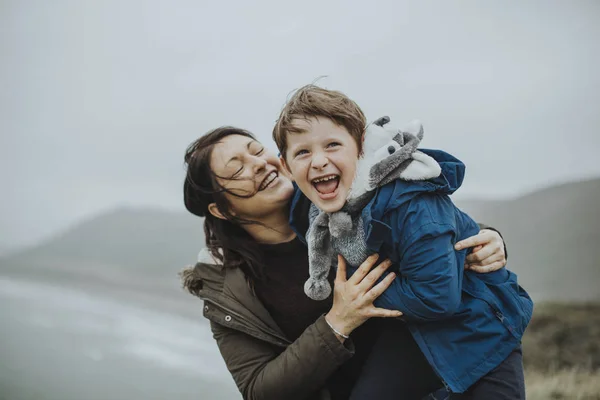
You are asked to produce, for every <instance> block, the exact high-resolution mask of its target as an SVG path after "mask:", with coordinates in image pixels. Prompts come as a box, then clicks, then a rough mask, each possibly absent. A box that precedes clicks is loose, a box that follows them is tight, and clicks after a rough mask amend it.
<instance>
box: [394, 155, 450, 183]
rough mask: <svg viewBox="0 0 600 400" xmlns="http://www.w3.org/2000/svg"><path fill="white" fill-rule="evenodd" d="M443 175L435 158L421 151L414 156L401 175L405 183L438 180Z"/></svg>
mask: <svg viewBox="0 0 600 400" xmlns="http://www.w3.org/2000/svg"><path fill="white" fill-rule="evenodd" d="M441 173H442V168H441V167H440V164H438V163H437V161H435V160H434V159H433V158H431V157H430V156H428V155H427V154H425V153H421V152H420V151H415V152H414V153H413V154H412V161H411V162H410V163H409V164H408V165H407V166H406V169H404V171H402V172H401V173H400V179H403V180H405V181H422V180H425V179H431V178H436V177H438V176H440V174H441Z"/></svg>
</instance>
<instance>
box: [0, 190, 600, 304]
mask: <svg viewBox="0 0 600 400" xmlns="http://www.w3.org/2000/svg"><path fill="white" fill-rule="evenodd" d="M457 204H458V205H459V207H461V208H462V209H464V210H465V211H467V212H468V213H470V214H471V215H472V216H473V217H474V218H475V219H476V220H477V221H480V222H485V223H487V224H490V225H492V226H494V227H496V228H498V229H499V230H500V231H501V232H502V234H503V235H504V238H505V241H506V243H507V245H508V253H509V256H508V267H509V268H510V269H511V270H513V271H515V272H516V273H517V274H518V275H519V280H520V282H521V283H522V285H523V286H524V287H525V288H526V289H527V290H528V291H529V292H530V293H531V294H532V295H533V296H534V298H536V299H553V300H600V289H599V288H598V286H600V251H598V250H597V247H598V244H599V243H600V179H595V180H590V181H585V182H576V183H569V184H564V185H559V186H555V187H551V188H548V189H544V190H540V191H537V192H535V193H531V194H528V195H526V196H523V197H520V198H517V199H514V200H508V201H457ZM203 246H204V235H203V226H202V221H201V220H200V219H199V218H197V217H194V216H192V215H189V214H186V213H176V212H166V211H162V210H138V209H127V208H123V209H118V210H115V211H113V212H109V213H106V214H102V215H99V216H97V217H95V218H92V219H90V220H87V221H84V222H82V223H81V224H79V225H77V226H75V227H73V228H72V229H70V230H68V231H66V232H64V233H62V234H60V235H57V236H55V237H53V238H52V239H50V240H48V241H46V242H44V243H42V244H40V245H39V246H36V247H33V248H29V249H25V250H22V251H19V252H18V253H16V254H11V255H9V256H5V257H4V258H0V272H12V273H25V274H29V275H34V276H35V277H36V278H44V277H49V278H56V277H59V278H60V279H83V280H85V281H86V282H89V281H90V280H91V281H94V280H97V281H98V282H108V283H110V284H115V285H120V286H126V285H137V286H141V287H148V285H151V286H153V287H154V286H161V285H163V286H165V285H166V286H170V287H174V286H176V281H177V278H176V273H177V271H179V270H180V269H181V268H182V267H183V266H185V265H187V264H190V263H193V262H194V261H195V259H196V255H197V253H198V251H199V249H200V248H202V247H203Z"/></svg>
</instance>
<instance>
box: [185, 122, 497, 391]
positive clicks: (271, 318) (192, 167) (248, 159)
mask: <svg viewBox="0 0 600 400" xmlns="http://www.w3.org/2000/svg"><path fill="white" fill-rule="evenodd" d="M185 162H186V164H187V176H186V180H185V183H184V201H185V205H186V208H187V209H188V210H189V211H190V212H191V213H193V214H195V215H198V216H200V217H204V218H205V220H204V226H205V234H206V245H207V249H208V250H207V252H205V253H204V254H203V257H202V259H201V260H199V261H200V262H199V263H198V264H197V265H196V266H195V267H193V268H189V269H187V270H185V271H184V272H183V273H182V278H183V282H184V286H185V287H186V288H187V289H188V290H190V292H192V293H193V294H195V295H197V296H199V297H200V298H202V299H203V300H204V316H205V317H206V318H208V319H209V320H210V326H211V329H212V332H213V336H214V338H215V340H216V341H217V345H218V346H219V349H220V351H221V354H222V356H223V358H224V359H225V363H226V365H227V367H228V369H229V371H230V372H231V374H232V376H233V378H234V380H235V382H236V384H237V386H238V388H239V390H240V392H241V393H242V395H243V397H244V398H245V399H287V400H290V399H313V398H314V399H327V398H334V399H335V398H340V399H342V398H348V397H349V395H350V393H351V389H352V385H353V382H354V381H355V380H356V379H357V377H358V376H359V374H360V369H361V366H362V364H363V362H364V360H365V359H366V357H367V355H368V353H369V347H370V344H372V343H373V341H374V338H375V337H376V336H377V335H378V334H379V332H380V331H381V330H382V329H381V326H380V325H381V324H382V321H384V318H390V317H392V318H393V317H398V316H400V315H401V314H400V313H399V312H397V311H391V310H385V309H379V308H376V307H374V306H373V300H374V299H376V298H377V297H378V296H379V295H380V294H381V293H382V292H383V291H384V290H385V289H386V288H387V287H388V285H389V284H390V283H391V282H392V280H393V279H394V277H395V275H394V274H393V273H390V274H388V275H387V276H386V277H385V278H384V279H382V280H381V281H380V282H378V283H376V282H377V281H378V279H379V278H380V277H381V276H382V275H383V274H384V272H385V270H386V269H387V268H388V267H389V265H390V262H389V261H388V260H385V261H383V262H381V263H380V264H379V265H377V266H375V264H376V261H377V256H372V257H370V258H369V259H368V260H367V261H366V262H365V263H364V264H363V265H362V266H361V267H360V268H359V269H358V270H357V271H356V272H355V273H354V274H353V275H352V276H351V277H349V278H347V277H346V267H345V263H344V261H343V260H342V259H340V260H339V264H338V269H337V274H336V275H335V276H333V274H334V273H333V272H332V274H331V276H330V281H331V283H332V286H333V287H334V290H333V295H332V298H329V299H328V300H325V301H321V302H319V301H313V300H311V299H309V298H308V297H306V295H305V294H304V291H303V284H304V282H305V281H306V279H307V277H308V267H307V265H308V259H307V250H306V248H305V247H304V246H303V244H302V243H300V241H299V240H298V239H297V238H296V235H295V233H294V232H293V231H292V229H291V228H290V226H289V224H288V201H289V200H290V199H291V196H292V194H293V191H294V187H293V184H292V182H291V181H290V179H289V178H288V177H287V176H285V174H284V173H283V170H282V169H281V166H280V163H279V159H278V157H277V156H276V155H275V154H273V153H271V152H269V151H268V150H267V149H265V148H264V147H263V146H262V145H261V144H260V142H258V141H256V140H255V139H254V137H253V135H252V134H250V133H249V132H247V131H245V130H242V129H237V128H231V127H223V128H218V129H215V130H214V131H211V132H209V133H207V134H206V135H204V136H202V137H201V138H200V139H198V140H197V141H195V142H194V143H192V144H191V145H190V147H189V148H188V149H187V152H186V155H185ZM461 245H462V246H463V247H472V246H477V247H476V248H475V249H474V253H473V254H471V256H470V257H469V259H468V261H469V262H471V263H472V264H471V266H470V268H474V269H476V270H478V271H480V272H486V271H490V270H495V269H498V268H500V267H502V266H503V265H504V263H505V251H504V249H503V242H502V239H501V238H500V236H499V234H498V233H496V232H494V231H491V230H485V231H482V232H481V233H480V234H479V235H477V236H475V237H473V238H469V239H467V240H466V241H463V242H462V243H461ZM333 315H335V316H336V320H338V321H342V322H343V324H344V326H341V327H340V328H343V332H352V334H351V335H350V338H348V339H346V338H344V337H342V335H340V334H338V333H337V332H336V331H335V330H334V329H333V328H331V326H329V324H328V322H327V321H328V317H330V316H333ZM372 317H381V318H375V319H373V320H371V321H369V323H366V324H365V322H366V321H367V320H369V319H370V318H372Z"/></svg>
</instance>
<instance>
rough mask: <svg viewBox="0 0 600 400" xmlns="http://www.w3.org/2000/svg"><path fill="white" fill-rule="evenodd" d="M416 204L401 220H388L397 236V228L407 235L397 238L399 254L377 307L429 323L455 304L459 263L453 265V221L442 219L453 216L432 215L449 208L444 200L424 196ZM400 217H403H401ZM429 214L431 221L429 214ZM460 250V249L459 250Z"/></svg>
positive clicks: (447, 313) (458, 296) (449, 311)
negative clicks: (396, 270) (391, 279)
mask: <svg viewBox="0 0 600 400" xmlns="http://www.w3.org/2000/svg"><path fill="white" fill-rule="evenodd" d="M428 197H429V198H428V200H426V201H421V200H417V202H416V203H415V204H413V205H414V206H416V209H413V210H411V212H410V213H407V214H405V215H407V217H406V218H401V219H399V218H397V217H398V216H397V215H396V216H394V217H393V218H391V221H390V222H391V223H392V226H393V227H395V228H396V229H397V230H398V232H403V229H402V228H403V227H417V228H416V229H410V232H409V233H408V234H405V235H404V236H401V237H400V238H398V240H397V243H396V251H397V252H398V255H399V259H400V262H399V275H398V277H397V278H396V279H395V280H394V282H393V283H392V285H390V287H389V288H388V289H387V290H386V291H385V292H384V293H383V294H382V295H381V296H380V298H379V299H378V301H377V302H376V303H379V304H376V305H377V306H379V307H384V308H392V309H397V310H400V311H402V312H403V313H404V317H405V318H406V319H412V320H421V321H432V320H438V319H442V318H445V317H448V316H450V315H452V314H454V312H455V311H456V309H457V308H458V306H459V304H460V301H461V284H462V269H463V265H458V262H457V257H456V250H455V249H454V243H455V241H456V228H455V225H454V221H453V220H450V217H447V218H448V219H449V220H448V221H444V220H443V219H444V216H451V215H453V212H452V213H450V212H435V213H432V212H430V210H429V207H430V204H429V203H431V202H433V204H431V206H432V207H433V208H435V209H437V210H440V209H448V208H450V207H453V205H452V203H451V201H450V199H449V198H446V197H444V196H439V197H438V196H428ZM403 214H404V213H403ZM434 214H435V217H433V215H434ZM463 251H466V250H463Z"/></svg>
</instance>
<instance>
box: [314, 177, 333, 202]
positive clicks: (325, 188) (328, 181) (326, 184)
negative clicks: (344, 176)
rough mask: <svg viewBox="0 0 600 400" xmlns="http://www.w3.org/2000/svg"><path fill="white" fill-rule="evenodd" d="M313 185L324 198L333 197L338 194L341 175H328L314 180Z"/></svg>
mask: <svg viewBox="0 0 600 400" xmlns="http://www.w3.org/2000/svg"><path fill="white" fill-rule="evenodd" d="M311 183H312V185H313V187H314V188H315V190H316V191H317V192H318V193H319V195H320V197H321V198H322V199H323V200H327V199H331V198H333V197H335V196H336V194H337V188H338V185H339V184H340V176H339V175H335V174H332V175H326V176H322V177H320V178H316V179H313V180H312V182H311Z"/></svg>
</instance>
